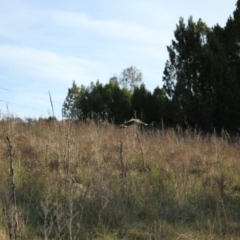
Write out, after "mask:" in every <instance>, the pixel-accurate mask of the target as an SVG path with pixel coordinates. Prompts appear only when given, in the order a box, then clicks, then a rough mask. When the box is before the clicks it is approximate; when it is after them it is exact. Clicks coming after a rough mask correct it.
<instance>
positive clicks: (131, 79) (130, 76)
mask: <svg viewBox="0 0 240 240" xmlns="http://www.w3.org/2000/svg"><path fill="white" fill-rule="evenodd" d="M142 79H143V76H142V72H141V71H140V70H139V69H137V68H136V67H133V66H130V67H129V68H126V69H124V70H123V72H122V73H121V76H120V78H119V86H121V87H122V88H127V89H129V90H131V91H132V92H133V90H134V88H135V87H138V86H140V84H141V83H142Z"/></svg>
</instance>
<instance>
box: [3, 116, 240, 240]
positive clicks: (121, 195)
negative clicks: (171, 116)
mask: <svg viewBox="0 0 240 240" xmlns="http://www.w3.org/2000/svg"><path fill="white" fill-rule="evenodd" d="M239 163H240V139H238V138H237V137H235V138H234V139H231V137H230V136H229V135H228V134H227V133H226V132H224V131H223V132H222V134H221V135H219V136H217V135H216V134H212V135H210V134H209V135H203V134H201V133H197V132H196V131H193V130H190V129H188V130H185V131H182V130H181V129H180V128H177V129H168V130H162V131H160V130H159V131H157V130H155V131H146V132H136V131H135V130H134V129H133V128H126V129H119V128H117V127H115V126H114V125H106V126H100V127H99V126H96V125H94V124H84V123H77V124H76V123H70V122H56V121H50V122H47V121H44V120H41V121H30V120H29V121H28V122H22V121H20V120H19V119H14V118H9V117H5V118H2V120H1V122H0V171H1V172H0V208H1V214H0V239H9V238H12V239H31V240H37V239H45V240H47V239H71V240H73V239H109V240H111V239H112V240H113V239H139V240H140V239H149V240H150V239H201V240H202V239H226V240H227V239H228V240H229V239H240V174H239V173H240V164H239Z"/></svg>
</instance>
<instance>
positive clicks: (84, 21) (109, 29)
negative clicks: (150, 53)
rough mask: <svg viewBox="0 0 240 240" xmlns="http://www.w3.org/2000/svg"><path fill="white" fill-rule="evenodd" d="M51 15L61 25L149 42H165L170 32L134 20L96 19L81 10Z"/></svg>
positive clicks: (57, 12)
mask: <svg viewBox="0 0 240 240" xmlns="http://www.w3.org/2000/svg"><path fill="white" fill-rule="evenodd" d="M51 16H52V18H53V21H55V22H56V24H58V25H59V26H63V27H68V28H69V27H70V28H75V29H80V28H83V29H86V30H92V31H94V32H96V33H97V34H101V35H104V36H108V37H113V38H120V39H126V40H130V41H137V42H145V43H149V44H156V43H160V42H164V39H165V37H166V33H169V32H168V31H166V30H165V29H160V28H151V27H147V26H143V25H140V24H137V23H136V22H134V21H118V20H114V19H106V20H100V19H94V18H92V17H91V16H89V15H87V14H85V13H81V12H65V11H53V12H52V13H51Z"/></svg>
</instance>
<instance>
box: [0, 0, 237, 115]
mask: <svg viewBox="0 0 240 240" xmlns="http://www.w3.org/2000/svg"><path fill="white" fill-rule="evenodd" d="M236 2H237V0H201V1H200V0H195V1H193V0H181V1H177V0H175V1H173V0H168V1H165V0H131V1H129V0H88V1H83V0H68V1H66V0H34V1H33V0H8V1H7V0H0V100H1V101H0V111H1V113H4V114H5V113H7V112H9V113H11V114H13V115H14V116H17V117H21V118H25V117H26V118H29V117H30V118H38V117H40V116H41V117H48V116H49V112H50V111H51V105H50V101H49V92H50V93H51V97H52V101H53V105H54V111H55V115H56V116H57V117H58V118H61V108H62V104H63V101H64V99H65V97H66V96H67V91H68V88H70V87H71V86H72V82H73V80H75V81H76V83H77V84H78V85H79V86H80V85H81V84H83V85H85V86H88V85H89V84H90V82H91V81H94V82H95V81H96V80H97V79H99V80H100V82H102V83H106V82H108V80H109V78H111V77H112V76H118V75H119V74H120V73H121V71H122V70H123V69H125V68H127V67H129V66H136V67H137V68H138V69H139V70H141V72H142V73H143V81H144V83H145V85H146V87H147V89H148V90H151V91H152V90H153V89H154V88H155V87H157V86H160V87H161V86H162V72H163V70H164V66H165V62H166V60H167V59H168V53H167V50H166V46H167V45H170V44H171V40H172V39H173V38H174V35H173V33H174V30H175V29H176V24H178V21H179V18H180V17H183V18H184V20H185V21H187V19H188V18H189V16H193V19H194V21H197V20H198V19H199V18H201V19H202V20H203V21H204V22H206V24H207V25H208V26H209V27H212V26H214V25H216V24H217V23H218V24H219V25H220V26H222V27H223V26H225V23H226V21H227V19H228V18H229V16H230V15H232V13H233V11H234V10H235V8H236V6H235V4H236ZM6 102H8V104H7V103H6Z"/></svg>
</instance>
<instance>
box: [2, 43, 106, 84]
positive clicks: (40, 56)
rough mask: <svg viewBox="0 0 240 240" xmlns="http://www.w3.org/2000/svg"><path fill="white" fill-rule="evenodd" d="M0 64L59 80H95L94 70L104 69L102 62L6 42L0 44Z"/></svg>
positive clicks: (27, 73) (28, 74) (15, 69)
mask: <svg viewBox="0 0 240 240" xmlns="http://www.w3.org/2000/svg"><path fill="white" fill-rule="evenodd" d="M0 64H1V65H4V66H5V67H7V68H8V69H10V70H12V71H17V72H19V73H21V74H25V75H27V76H33V77H37V78H39V77H42V78H46V79H52V80H57V81H61V82H69V81H72V80H74V79H81V80H84V81H85V82H90V81H93V80H95V77H94V76H93V74H94V73H95V72H96V70H98V69H99V71H100V69H104V65H103V64H102V63H98V62H93V61H89V60H86V59H81V58H78V57H74V56H69V55H60V54H57V53H54V52H51V51H42V50H37V49H33V48H28V47H19V46H14V45H13V46H12V45H8V44H0Z"/></svg>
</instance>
